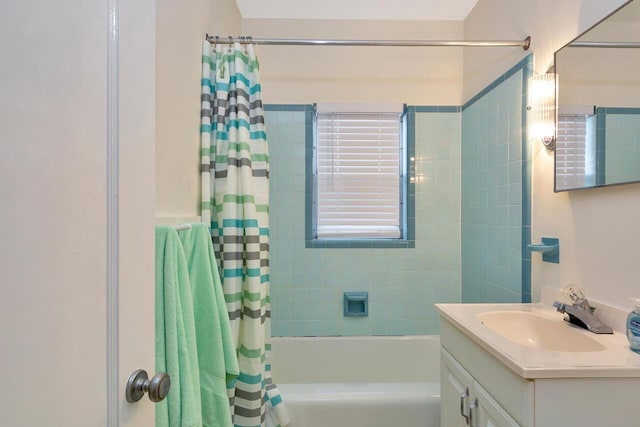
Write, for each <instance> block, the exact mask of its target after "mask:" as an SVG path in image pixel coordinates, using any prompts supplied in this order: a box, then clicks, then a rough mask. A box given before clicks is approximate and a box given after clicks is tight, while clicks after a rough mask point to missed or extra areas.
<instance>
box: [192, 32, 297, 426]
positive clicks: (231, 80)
mask: <svg viewBox="0 0 640 427" xmlns="http://www.w3.org/2000/svg"><path fill="white" fill-rule="evenodd" d="M201 102H202V111H201V127H200V129H201V160H202V162H201V174H202V207H201V211H202V221H203V222H205V223H207V224H210V226H211V235H212V239H213V246H214V249H215V252H216V259H217V261H218V266H219V271H220V275H221V276H222V277H221V279H222V286H223V291H224V296H225V300H226V303H227V310H228V312H229V319H230V321H231V328H232V332H233V337H234V340H235V344H236V351H237V354H238V364H239V366H240V375H239V376H238V378H237V379H236V380H234V381H233V382H231V383H230V384H228V386H227V387H228V392H229V403H230V405H231V414H232V418H233V425H235V426H237V427H255V426H267V427H270V426H282V427H284V426H285V425H287V424H288V422H289V420H288V416H287V414H286V411H285V408H284V405H283V404H282V400H281V398H280V394H279V392H278V389H277V387H276V385H275V384H273V383H272V381H271V365H270V352H271V345H270V337H271V327H270V317H271V308H270V302H269V153H268V147H267V135H266V131H265V126H264V110H263V106H262V99H261V87H260V79H259V73H258V59H257V57H256V54H255V51H254V48H253V45H251V44H245V43H243V44H240V43H233V44H230V43H223V44H216V45H214V46H212V45H211V44H210V43H209V42H208V41H205V42H204V44H203V55H202V95H201Z"/></svg>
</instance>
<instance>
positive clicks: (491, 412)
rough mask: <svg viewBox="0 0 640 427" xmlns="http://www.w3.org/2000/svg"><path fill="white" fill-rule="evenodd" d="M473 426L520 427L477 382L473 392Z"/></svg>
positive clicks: (471, 403)
mask: <svg viewBox="0 0 640 427" xmlns="http://www.w3.org/2000/svg"><path fill="white" fill-rule="evenodd" d="M472 399H473V402H470V405H472V412H473V414H472V415H471V418H472V424H471V427H519V424H518V423H517V422H516V421H515V420H514V419H513V418H511V416H510V415H509V414H508V413H507V412H506V411H505V410H504V409H502V407H501V406H500V405H499V404H498V402H496V401H495V400H493V398H492V397H491V396H489V394H488V393H487V392H486V391H485V389H483V388H482V386H480V384H478V383H477V382H475V384H474V385H473V393H472Z"/></svg>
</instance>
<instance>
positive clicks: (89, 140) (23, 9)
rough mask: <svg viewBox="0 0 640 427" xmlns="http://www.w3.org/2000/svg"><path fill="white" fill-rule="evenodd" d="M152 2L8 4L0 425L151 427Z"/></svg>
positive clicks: (2, 64)
mask: <svg viewBox="0 0 640 427" xmlns="http://www.w3.org/2000/svg"><path fill="white" fill-rule="evenodd" d="M118 3H119V4H118ZM154 8H155V3H154V2H153V1H152V0H142V1H138V0H137V1H135V2H125V1H121V2H118V1H116V0H82V1H78V0H55V1H54V0H21V1H10V2H3V5H2V12H0V40H2V45H3V49H2V52H1V53H0V227H1V230H0V285H1V291H2V294H1V296H0V381H1V382H0V425H1V426H11V427H21V426H52V427H55V426H60V427H62V426H64V427H74V426H83V427H84V426H109V427H115V426H134V425H136V426H152V425H153V423H154V417H153V416H154V408H153V404H151V402H149V400H148V399H147V398H146V397H145V398H144V399H143V400H142V401H141V402H139V403H137V404H129V403H127V402H126V401H125V399H124V385H125V382H126V379H127V377H128V376H129V374H130V372H131V371H133V370H134V369H136V368H144V369H146V370H148V371H149V373H150V374H153V369H154V357H153V354H154V348H153V345H154V329H153V328H154V320H153V314H154V312H153V308H154V290H153V289H154V288H153V271H154V267H153V247H154V245H153V236H154V234H153V212H154V183H153V177H154V115H155V110H154V108H155V107H154V103H155V100H154V73H155V72H154V67H155V64H154V61H155V59H154V50H155V46H154V38H155V24H154V19H155V10H154ZM108 141H112V143H113V144H111V145H110V146H111V147H115V146H116V143H118V145H119V147H120V154H119V158H118V157H116V156H115V154H117V152H115V153H114V152H112V154H114V155H113V156H112V157H111V158H112V159H115V162H114V163H109V162H108V158H109V157H108V155H107V147H108ZM108 166H109V167H108ZM118 180H119V190H120V191H119V192H117V191H115V190H114V191H112V192H108V191H107V183H108V182H111V183H112V184H115V183H117V182H118ZM116 207H118V210H117V211H114V210H113V209H114V208H116ZM109 209H111V212H112V214H110V215H109V214H108V210H109ZM109 236H111V237H109ZM108 244H110V245H111V246H109V247H108ZM109 254H110V255H109ZM108 256H110V257H111V258H108Z"/></svg>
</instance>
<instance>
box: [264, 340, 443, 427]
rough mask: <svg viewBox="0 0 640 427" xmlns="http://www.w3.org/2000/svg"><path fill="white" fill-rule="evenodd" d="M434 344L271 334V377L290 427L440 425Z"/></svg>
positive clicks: (437, 348) (438, 344) (414, 341)
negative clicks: (285, 408) (289, 421)
mask: <svg viewBox="0 0 640 427" xmlns="http://www.w3.org/2000/svg"><path fill="white" fill-rule="evenodd" d="M439 352H440V340H439V337H438V336H426V335H422V336H406V337H317V338H316V337H295V338H294V337H291V338H289V337H275V338H273V340H272V369H273V371H272V373H273V380H274V382H275V383H276V384H277V385H278V388H279V389H280V392H281V394H282V399H283V401H284V403H285V404H286V407H287V410H288V411H289V415H290V417H291V427H390V426H402V427H438V426H439V425H440V383H439V382H440V373H439V370H440V362H439V357H440V356H439V354H440V353H439Z"/></svg>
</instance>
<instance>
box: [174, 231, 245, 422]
mask: <svg viewBox="0 0 640 427" xmlns="http://www.w3.org/2000/svg"><path fill="white" fill-rule="evenodd" d="M178 235H179V236H180V240H181V241H182V247H183V248H184V252H185V255H186V258H187V264H188V269H189V279H190V282H191V291H192V293H193V311H194V316H195V324H196V342H197V347H198V362H199V366H200V395H201V399H202V422H203V425H204V426H205V427H232V426H233V423H232V421H231V410H230V407H229V398H228V397H227V383H228V382H230V381H232V380H233V379H235V378H236V377H237V376H238V374H239V368H238V359H237V357H236V349H235V344H234V341H233V336H232V334H231V326H230V324H229V315H228V314H227V306H226V303H225V300H224V294H223V292H222V284H221V282H220V276H219V274H218V267H217V264H216V260H215V254H214V252H213V245H212V244H211V236H210V234H209V228H208V227H207V226H206V225H205V224H193V225H192V227H191V229H190V230H182V231H180V232H179V233H178Z"/></svg>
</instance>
